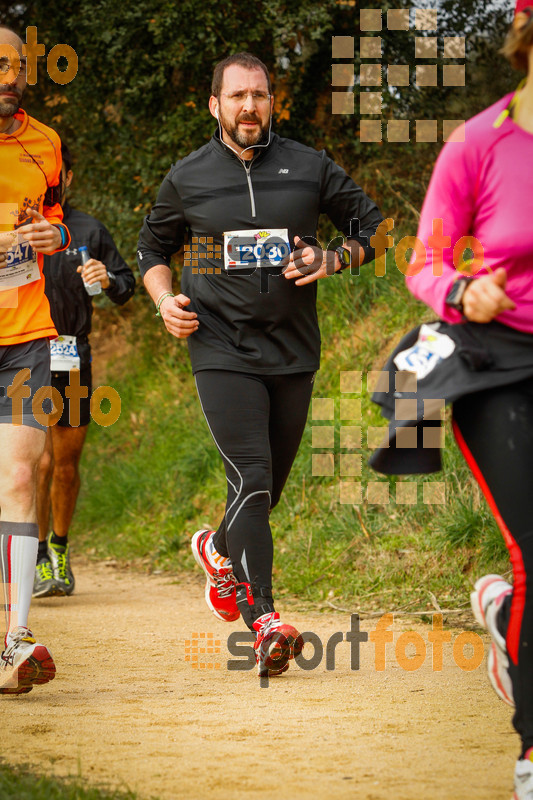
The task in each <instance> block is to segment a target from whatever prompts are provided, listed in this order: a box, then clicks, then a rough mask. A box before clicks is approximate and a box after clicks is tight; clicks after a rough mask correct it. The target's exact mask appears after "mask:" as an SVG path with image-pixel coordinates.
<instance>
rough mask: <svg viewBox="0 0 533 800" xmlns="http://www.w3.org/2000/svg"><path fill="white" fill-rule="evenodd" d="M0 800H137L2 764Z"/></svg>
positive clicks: (124, 794) (0, 770)
mask: <svg viewBox="0 0 533 800" xmlns="http://www.w3.org/2000/svg"><path fill="white" fill-rule="evenodd" d="M0 798H2V800H7V798H12V800H136V798H137V795H136V794H134V793H133V792H128V791H118V790H117V791H113V790H105V789H99V788H98V787H91V788H86V786H85V782H83V784H82V782H81V781H80V780H72V779H69V780H66V779H62V778H45V777H42V776H41V777H37V776H36V775H35V774H34V773H33V772H31V771H30V770H29V769H27V768H25V767H20V766H18V767H8V766H7V765H5V764H3V763H0Z"/></svg>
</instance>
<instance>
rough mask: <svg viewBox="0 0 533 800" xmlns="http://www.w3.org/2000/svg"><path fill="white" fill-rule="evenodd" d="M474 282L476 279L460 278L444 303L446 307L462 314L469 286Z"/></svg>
mask: <svg viewBox="0 0 533 800" xmlns="http://www.w3.org/2000/svg"><path fill="white" fill-rule="evenodd" d="M473 280H474V278H467V277H464V278H458V279H457V280H456V281H455V282H454V284H453V286H452V288H451V289H450V291H449V292H448V294H447V295H446V300H445V301H444V302H445V303H446V305H447V306H450V308H455V310H456V311H460V312H461V314H462V313H463V297H464V293H465V291H466V287H467V286H468V284H469V283H471V282H472V281H473Z"/></svg>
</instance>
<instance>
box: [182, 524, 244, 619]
mask: <svg viewBox="0 0 533 800" xmlns="http://www.w3.org/2000/svg"><path fill="white" fill-rule="evenodd" d="M214 535H215V531H206V530H201V531H196V533H195V534H194V536H193V537H192V540H191V547H192V552H193V556H194V559H195V561H196V563H197V564H198V566H199V567H201V568H202V569H203V571H204V572H205V574H206V577H207V581H206V584H205V602H206V603H207V605H208V606H209V608H210V609H211V611H212V612H213V614H214V615H215V617H218V618H219V619H221V620H223V621H224V622H233V621H234V620H236V619H239V617H240V615H241V612H240V611H239V609H238V607H237V595H236V591H235V586H236V580H235V575H234V574H233V568H232V566H231V561H230V560H229V558H225V557H224V556H221V555H220V553H217V551H216V550H215V548H214V547H213V536H214Z"/></svg>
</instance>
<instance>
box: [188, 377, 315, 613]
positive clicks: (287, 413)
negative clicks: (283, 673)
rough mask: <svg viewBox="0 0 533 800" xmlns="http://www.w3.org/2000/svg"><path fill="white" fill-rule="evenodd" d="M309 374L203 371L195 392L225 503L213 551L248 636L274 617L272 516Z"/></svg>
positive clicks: (302, 417)
mask: <svg viewBox="0 0 533 800" xmlns="http://www.w3.org/2000/svg"><path fill="white" fill-rule="evenodd" d="M313 380H314V373H313V372H304V373H297V374H293V375H250V374H247V373H242V372H229V371H227V370H211V369H210V370H202V371H201V372H198V373H197V374H196V388H197V390H198V396H199V398H200V403H201V405H202V410H203V412H204V414H205V418H206V420H207V424H208V426H209V430H210V431H211V435H212V437H213V439H214V441H215V444H216V446H217V447H218V449H219V451H220V454H221V456H222V460H223V462H224V468H225V470H226V479H227V487H228V495H227V502H226V513H225V515H224V519H223V520H222V522H221V523H220V525H219V528H218V530H217V532H216V534H215V537H214V540H213V543H214V545H215V547H216V549H217V550H218V552H219V553H220V554H221V555H224V556H229V558H230V559H231V563H232V566H233V572H234V575H235V577H236V578H237V582H238V584H241V586H238V587H237V604H238V606H239V609H240V611H241V614H242V616H243V619H244V621H245V622H246V624H247V625H248V627H250V628H251V626H252V623H253V622H254V620H255V619H257V617H259V616H261V615H262V614H264V613H267V612H268V611H273V610H274V605H273V600H272V559H273V545H272V533H271V531H270V524H269V514H270V511H271V510H272V509H273V508H274V507H275V506H276V505H277V503H278V502H279V499H280V497H281V492H282V490H283V487H284V485H285V482H286V480H287V478H288V477H289V472H290V471H291V467H292V464H293V461H294V459H295V457H296V453H297V452H298V447H299V444H300V441H301V438H302V434H303V432H304V428H305V423H306V420H307V412H308V409H309V403H310V400H311V393H312V390H313Z"/></svg>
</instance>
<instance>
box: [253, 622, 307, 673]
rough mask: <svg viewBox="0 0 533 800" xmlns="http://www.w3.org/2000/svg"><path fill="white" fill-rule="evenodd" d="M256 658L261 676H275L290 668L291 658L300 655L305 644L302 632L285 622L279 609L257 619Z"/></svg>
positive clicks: (255, 628)
mask: <svg viewBox="0 0 533 800" xmlns="http://www.w3.org/2000/svg"><path fill="white" fill-rule="evenodd" d="M253 628H254V630H255V631H257V639H256V640H255V644H254V649H255V658H256V661H257V672H258V675H259V677H260V678H273V677H275V676H276V675H281V674H282V673H283V672H286V670H288V669H289V661H290V660H291V658H294V657H295V656H297V655H299V654H300V653H301V652H302V648H303V646H304V642H303V639H302V637H301V634H300V633H299V632H298V631H297V630H296V628H294V627H293V626H292V625H286V624H284V623H283V622H282V621H281V620H280V618H279V614H278V613H277V611H271V612H270V613H268V614H263V615H262V616H261V617H259V618H258V619H256V621H255V622H254V624H253Z"/></svg>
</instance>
